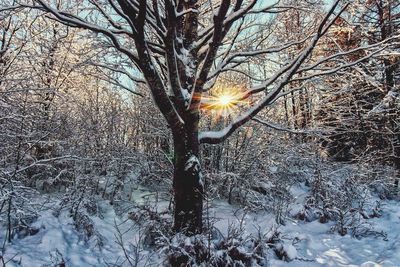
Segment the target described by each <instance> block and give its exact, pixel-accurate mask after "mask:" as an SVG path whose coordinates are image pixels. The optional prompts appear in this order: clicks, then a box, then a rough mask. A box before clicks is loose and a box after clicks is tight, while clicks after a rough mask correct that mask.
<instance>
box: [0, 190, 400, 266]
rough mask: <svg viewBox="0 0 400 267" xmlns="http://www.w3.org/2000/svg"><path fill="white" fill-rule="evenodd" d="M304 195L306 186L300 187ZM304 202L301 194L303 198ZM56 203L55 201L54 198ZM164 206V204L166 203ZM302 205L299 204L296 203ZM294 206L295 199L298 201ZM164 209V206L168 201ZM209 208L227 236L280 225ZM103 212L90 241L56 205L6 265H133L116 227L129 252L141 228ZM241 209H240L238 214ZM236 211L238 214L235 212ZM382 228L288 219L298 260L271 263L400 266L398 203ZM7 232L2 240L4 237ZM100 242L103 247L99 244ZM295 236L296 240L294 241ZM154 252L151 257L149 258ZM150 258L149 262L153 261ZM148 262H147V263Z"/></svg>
mask: <svg viewBox="0 0 400 267" xmlns="http://www.w3.org/2000/svg"><path fill="white" fill-rule="evenodd" d="M299 193H301V190H299ZM298 199H299V201H301V197H299V198H298ZM55 203H56V200H55ZM164 204H165V203H164ZM297 204H298V203H297ZM293 205H294V206H295V205H296V203H294V204H293ZM163 206H164V207H165V205H163ZM212 206H213V207H212V208H211V209H210V215H211V217H213V218H215V220H216V223H215V226H216V227H217V228H218V229H219V230H220V231H221V233H222V234H225V233H226V231H227V229H228V226H229V225H230V224H232V223H233V224H238V223H239V221H238V220H240V218H243V217H244V220H243V222H244V229H245V232H246V233H247V234H255V233H256V232H257V231H258V229H261V230H262V231H264V232H266V231H268V230H269V229H271V228H272V227H273V226H274V225H275V220H274V216H273V215H272V214H270V213H257V214H255V213H246V214H245V215H244V216H243V214H244V211H242V210H238V208H235V207H234V206H231V205H229V204H227V203H226V202H225V201H216V202H214V203H213V205H212ZM100 210H101V216H100V217H99V216H92V217H91V219H92V220H93V222H94V224H95V229H96V230H97V232H98V235H97V236H96V238H91V239H89V240H85V239H84V238H83V237H82V234H81V233H79V232H78V231H77V230H76V229H75V226H74V224H73V221H72V218H71V217H69V216H68V212H67V211H63V212H62V213H61V214H60V215H59V216H58V217H55V216H54V214H53V212H52V211H51V209H49V210H45V211H43V212H42V213H41V214H40V217H39V219H38V220H37V221H36V222H35V223H34V226H36V227H38V228H40V231H39V232H38V233H37V234H36V235H33V236H27V237H24V238H21V239H18V238H15V239H14V240H13V241H12V243H11V244H8V245H6V250H5V253H4V258H5V261H8V263H7V265H6V266H27V267H28V266H29V267H35V266H57V265H56V264H59V263H60V262H61V261H62V259H63V260H64V261H65V264H66V266H68V267H73V266H76V267H86V266H129V265H128V263H127V262H125V263H123V262H124V260H125V257H124V252H123V250H122V249H121V247H120V246H119V245H118V244H117V242H116V241H117V237H118V234H117V230H116V227H115V226H116V225H119V228H120V230H121V232H123V233H124V235H123V241H124V244H125V245H126V248H127V252H128V253H134V251H135V247H134V246H132V245H130V246H129V245H128V244H129V243H131V244H133V245H135V244H136V241H137V240H138V239H139V238H140V236H139V235H140V232H139V231H137V228H136V227H135V225H134V224H133V222H132V221H131V220H126V218H120V217H118V216H117V215H116V214H115V212H114V209H113V206H111V205H110V204H108V202H106V201H101V202H100ZM235 211H236V212H235ZM234 213H235V215H234ZM369 222H370V223H372V225H373V226H374V227H375V230H377V231H384V232H386V233H387V238H383V237H365V238H362V239H356V238H352V237H351V236H350V235H346V236H340V235H338V234H332V233H330V232H329V230H330V227H331V226H332V224H331V223H326V224H321V223H319V222H318V221H313V222H303V221H297V220H294V219H289V220H288V221H287V224H286V225H284V226H280V227H279V230H280V232H282V234H283V239H284V241H285V243H284V246H285V249H286V251H287V252H288V255H290V257H292V258H293V259H294V260H292V261H291V262H285V261H281V260H279V259H278V258H277V257H275V256H274V255H273V254H270V255H269V258H268V264H269V266H299V267H300V266H400V205H399V203H398V202H396V201H385V202H384V208H383V213H382V216H381V217H379V218H373V219H370V220H369ZM4 232H5V231H4V230H2V231H1V235H0V241H2V242H3V240H4ZM99 240H101V242H103V246H101V247H99V246H97V242H98V241H99ZM293 240H296V242H294V243H293ZM140 255H142V257H143V261H141V262H140V263H139V264H138V266H144V265H145V264H148V265H149V266H156V265H161V260H160V257H159V255H157V254H156V253H155V252H150V251H141V252H140ZM148 256H149V257H148ZM149 260H150V261H149ZM146 266H147V265H146Z"/></svg>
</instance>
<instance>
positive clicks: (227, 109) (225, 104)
mask: <svg viewBox="0 0 400 267" xmlns="http://www.w3.org/2000/svg"><path fill="white" fill-rule="evenodd" d="M243 95H244V94H243V90H242V89H241V88H239V87H223V86H219V87H217V88H215V89H213V90H212V91H211V92H210V96H209V97H203V99H202V105H201V106H202V110H203V111H206V112H209V113H211V115H212V116H213V117H215V118H216V119H218V118H220V117H227V116H229V115H232V114H235V113H238V111H239V108H240V107H242V106H243V105H247V104H248V102H247V101H245V100H242V99H243Z"/></svg>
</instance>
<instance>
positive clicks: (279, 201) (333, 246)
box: [0, 162, 400, 267]
mask: <svg viewBox="0 0 400 267" xmlns="http://www.w3.org/2000/svg"><path fill="white" fill-rule="evenodd" d="M317 165H318V166H314V167H313V166H311V165H307V164H301V166H300V165H299V166H296V165H294V164H293V163H292V162H288V164H287V165H282V164H281V165H279V166H276V167H270V168H268V170H267V172H266V175H265V176H259V177H255V178H254V179H255V180H254V181H256V180H257V182H258V183H253V187H249V185H248V184H241V183H242V182H241V181H240V177H236V180H235V184H231V185H230V186H231V188H232V190H231V195H229V194H220V193H219V192H222V191H223V188H219V187H222V186H225V185H224V184H223V183H220V184H219V183H215V182H214V181H210V180H208V181H207V180H206V186H208V187H213V188H211V189H212V190H211V189H210V190H208V192H209V195H208V197H207V199H206V201H205V209H204V212H205V214H204V222H205V223H204V225H205V231H204V234H202V235H197V236H193V237H187V236H184V235H182V234H179V233H178V234H176V233H174V232H173V231H172V229H171V225H172V218H171V214H172V212H171V210H170V209H171V207H172V203H171V202H170V200H171V198H170V195H169V193H168V191H167V190H164V191H156V190H154V189H148V188H145V187H143V186H140V185H138V183H139V181H140V177H139V176H140V175H141V174H140V173H138V172H135V173H133V174H132V175H128V176H127V177H126V178H125V180H124V183H123V186H122V187H121V188H120V189H119V190H120V193H119V195H120V197H119V198H116V199H114V198H113V200H112V201H110V200H104V196H107V195H113V191H114V189H112V190H111V191H110V190H109V191H110V192H108V191H107V190H108V189H107V188H106V184H107V182H106V180H105V181H103V180H101V179H100V182H99V185H98V190H97V191H98V192H100V193H99V194H97V195H96V194H93V193H92V191H90V190H78V188H77V190H78V191H79V192H78V191H76V192H75V191H70V190H69V191H68V192H67V193H63V194H60V193H52V194H42V196H40V195H36V198H35V199H34V200H31V202H34V203H35V205H36V206H40V207H41V208H40V209H38V208H36V209H35V210H37V214H36V215H35V216H36V217H35V219H33V220H32V221H33V222H31V223H30V225H29V227H30V228H29V229H32V230H30V231H28V232H27V231H26V230H24V231H20V232H18V231H19V230H18V229H15V230H14V231H15V234H13V238H12V240H11V242H7V241H6V240H5V239H6V238H7V236H6V235H7V229H6V228H7V227H5V226H6V225H7V221H6V220H4V218H3V220H2V221H1V223H2V227H1V231H0V241H1V244H4V245H3V250H2V252H1V253H2V254H1V258H0V259H1V261H0V262H2V263H3V264H5V266H33V267H35V266H68V267H69V266H76V267H81V266H83V267H86V266H398V263H399V262H400V248H399V245H400V205H399V202H398V200H395V199H393V200H388V199H385V196H388V188H387V187H386V186H385V185H386V184H387V179H382V180H381V182H379V181H380V180H379V179H377V178H376V177H372V178H371V177H369V176H368V177H367V176H365V173H370V172H364V170H362V169H360V167H359V166H358V167H357V166H353V165H343V164H332V163H329V164H324V163H320V164H317ZM290 166H292V167H290ZM293 166H294V167H293ZM379 175H382V173H381V174H379ZM382 177H384V176H382ZM208 178H209V176H208ZM377 181H378V182H377ZM233 185H234V187H233ZM77 192H78V193H79V194H78V193H77ZM392 197H393V195H392ZM228 201H229V202H231V204H229V203H228ZM260 203H262V205H260V206H259V207H258V206H257V205H258V204H260ZM18 212H20V213H21V214H20V215H18V216H20V218H23V214H25V213H24V211H23V210H19V211H18ZM18 216H14V217H18Z"/></svg>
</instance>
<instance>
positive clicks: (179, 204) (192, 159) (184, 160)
mask: <svg viewBox="0 0 400 267" xmlns="http://www.w3.org/2000/svg"><path fill="white" fill-rule="evenodd" d="M192 126H193V125H192ZM188 129H189V130H188ZM184 132H185V134H182V132H180V133H174V152H175V160H174V180H173V189H174V199H175V209H174V229H175V231H179V232H183V233H185V234H188V235H193V234H198V233H200V232H201V231H202V227H203V222H202V215H203V178H202V174H201V166H200V161H199V141H198V132H197V123H194V127H191V126H186V127H185V131H184Z"/></svg>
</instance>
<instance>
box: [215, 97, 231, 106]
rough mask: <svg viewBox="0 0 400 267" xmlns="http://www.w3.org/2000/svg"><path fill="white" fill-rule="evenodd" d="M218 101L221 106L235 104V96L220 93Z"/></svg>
mask: <svg viewBox="0 0 400 267" xmlns="http://www.w3.org/2000/svg"><path fill="white" fill-rule="evenodd" d="M218 102H219V105H220V106H229V105H231V104H234V102H235V101H234V98H233V97H232V96H231V95H220V96H218Z"/></svg>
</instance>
